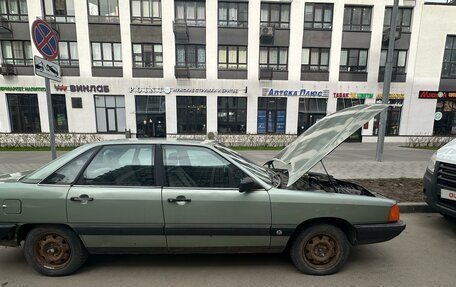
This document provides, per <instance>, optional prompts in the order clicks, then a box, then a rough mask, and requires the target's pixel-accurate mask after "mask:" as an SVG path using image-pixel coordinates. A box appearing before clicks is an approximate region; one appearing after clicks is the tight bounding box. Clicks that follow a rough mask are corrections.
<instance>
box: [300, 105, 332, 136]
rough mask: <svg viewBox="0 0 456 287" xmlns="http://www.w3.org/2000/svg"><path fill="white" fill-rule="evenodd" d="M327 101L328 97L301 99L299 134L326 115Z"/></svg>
mask: <svg viewBox="0 0 456 287" xmlns="http://www.w3.org/2000/svg"><path fill="white" fill-rule="evenodd" d="M327 103H328V99H320V98H301V99H299V115H298V134H301V133H303V132H305V131H306V130H307V129H308V128H310V127H311V126H313V125H314V124H315V123H317V122H318V121H319V120H321V119H322V118H324V117H325V116H326V106H327Z"/></svg>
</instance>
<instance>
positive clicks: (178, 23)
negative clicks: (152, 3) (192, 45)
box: [173, 20, 189, 43]
mask: <svg viewBox="0 0 456 287" xmlns="http://www.w3.org/2000/svg"><path fill="white" fill-rule="evenodd" d="M173 31H174V35H175V37H176V41H177V42H180V43H188V40H189V37H188V35H189V34H188V26H187V23H186V22H185V21H183V20H175V21H173Z"/></svg>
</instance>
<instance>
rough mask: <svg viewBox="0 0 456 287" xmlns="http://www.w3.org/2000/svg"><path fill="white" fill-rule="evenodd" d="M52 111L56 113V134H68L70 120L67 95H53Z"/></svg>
mask: <svg viewBox="0 0 456 287" xmlns="http://www.w3.org/2000/svg"><path fill="white" fill-rule="evenodd" d="M52 110H53V112H54V130H55V132H56V133H67V132H68V118H67V109H66V102H65V95H52Z"/></svg>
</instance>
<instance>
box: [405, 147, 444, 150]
mask: <svg viewBox="0 0 456 287" xmlns="http://www.w3.org/2000/svg"><path fill="white" fill-rule="evenodd" d="M401 147H405V148H414V149H424V150H438V149H439V148H440V147H438V146H415V147H411V146H401Z"/></svg>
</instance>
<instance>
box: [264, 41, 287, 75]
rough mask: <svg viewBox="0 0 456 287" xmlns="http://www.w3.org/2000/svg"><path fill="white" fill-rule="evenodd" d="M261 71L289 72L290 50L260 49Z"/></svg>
mask: <svg viewBox="0 0 456 287" xmlns="http://www.w3.org/2000/svg"><path fill="white" fill-rule="evenodd" d="M260 69H272V70H281V71H287V70H288V48H286V47H260Z"/></svg>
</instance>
